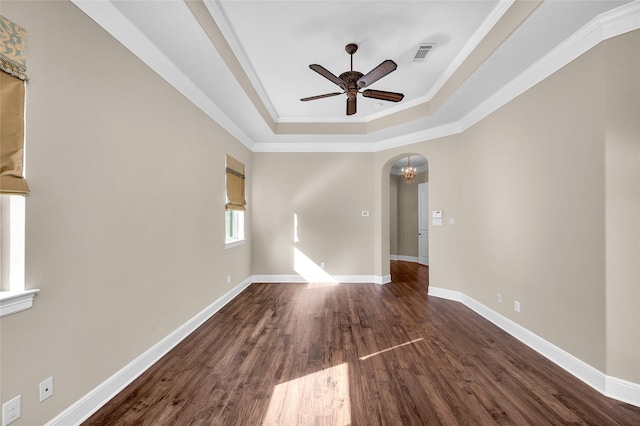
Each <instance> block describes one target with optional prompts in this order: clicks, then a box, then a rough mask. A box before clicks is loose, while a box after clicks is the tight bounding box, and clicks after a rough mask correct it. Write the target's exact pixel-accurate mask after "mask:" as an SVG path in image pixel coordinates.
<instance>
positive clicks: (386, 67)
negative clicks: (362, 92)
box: [356, 59, 398, 89]
mask: <svg viewBox="0 0 640 426" xmlns="http://www.w3.org/2000/svg"><path fill="white" fill-rule="evenodd" d="M396 68H398V65H396V63H395V62H393V61H392V60H391V59H387V60H386V61H384V62H383V63H381V64H380V65H378V66H377V67H375V68H374V69H372V70H371V71H369V72H368V73H367V74H366V75H363V76H362V77H360V78H359V79H358V81H357V82H356V84H357V85H358V89H362V88H363V87H367V86H368V85H370V84H371V83H374V82H376V81H378V80H380V79H381V78H382V77H384V76H385V75H387V74H389V73H390V72H393V71H395V70H396Z"/></svg>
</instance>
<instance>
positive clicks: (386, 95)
mask: <svg viewBox="0 0 640 426" xmlns="http://www.w3.org/2000/svg"><path fill="white" fill-rule="evenodd" d="M344 50H346V52H347V53H348V54H349V55H350V56H351V70H350V71H345V72H343V73H342V74H340V77H336V76H335V75H334V74H333V73H331V72H330V71H329V70H327V69H326V68H324V67H323V66H322V65H318V64H311V65H309V68H311V69H312V70H313V71H315V72H317V73H318V74H320V75H321V76H323V77H324V78H326V79H327V80H329V81H331V82H332V83H334V84H336V85H338V86H339V87H340V88H341V89H342V90H343V91H342V92H332V93H326V94H324V95H316V96H310V97H308V98H302V99H300V100H301V101H303V102H306V101H313V100H316V99H323V98H328V97H331V96H338V95H342V94H343V93H344V94H346V95H347V115H353V114H355V113H356V110H357V106H356V105H357V95H358V93H360V94H361V95H362V96H364V97H365V98H373V99H379V100H382V101H389V102H400V101H401V100H402V98H404V95H403V94H402V93H396V92H385V91H383V90H371V89H367V90H364V91H361V89H364V88H365V87H367V86H369V85H370V84H372V83H375V82H376V81H378V80H380V79H381V78H382V77H384V76H386V75H387V74H389V73H391V72H393V71H395V70H396V68H398V65H396V63H395V62H393V61H392V60H391V59H387V60H386V61H383V62H382V63H381V64H380V65H378V66H377V67H375V68H374V69H372V70H371V71H369V72H368V73H367V74H363V73H361V72H360V71H354V70H353V54H354V53H356V51H357V50H358V45H357V44H355V43H349V44H347V45H346V46H345V48H344Z"/></svg>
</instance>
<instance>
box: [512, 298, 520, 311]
mask: <svg viewBox="0 0 640 426" xmlns="http://www.w3.org/2000/svg"><path fill="white" fill-rule="evenodd" d="M513 310H514V311H516V312H520V302H518V301H517V300H515V301H514V302H513Z"/></svg>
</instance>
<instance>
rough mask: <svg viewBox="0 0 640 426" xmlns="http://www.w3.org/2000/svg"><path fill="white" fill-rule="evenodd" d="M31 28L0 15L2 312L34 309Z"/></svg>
mask: <svg viewBox="0 0 640 426" xmlns="http://www.w3.org/2000/svg"><path fill="white" fill-rule="evenodd" d="M26 46H27V32H26V31H25V29H24V28H22V27H20V26H18V25H16V24H14V23H13V22H11V21H9V20H8V19H6V18H5V17H4V16H0V122H1V123H2V126H1V127H0V271H2V272H1V273H0V316H5V315H9V314H12V313H15V312H20V311H23V310H25V309H29V308H31V306H32V304H33V296H34V295H35V294H36V293H37V292H38V290H35V289H34V290H25V280H24V275H25V274H24V263H25V262H24V249H25V239H24V237H25V232H24V231H25V197H24V196H25V194H28V193H29V185H27V181H26V180H25V178H24V116H25V111H24V110H25V83H24V82H25V81H26V80H27V75H26V72H27V68H26Z"/></svg>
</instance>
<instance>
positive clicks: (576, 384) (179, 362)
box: [84, 262, 640, 426]
mask: <svg viewBox="0 0 640 426" xmlns="http://www.w3.org/2000/svg"><path fill="white" fill-rule="evenodd" d="M391 272H392V277H393V282H392V283H390V284H387V285H384V286H381V285H376V284H344V285H334V286H322V285H318V286H314V285H307V284H253V285H251V286H250V287H249V288H248V289H247V290H246V291H245V292H243V293H242V294H241V295H240V296H238V297H237V298H236V299H234V300H233V301H232V302H231V303H229V304H228V305H227V306H225V307H224V308H223V309H222V310H220V311H219V312H218V313H216V314H215V315H214V316H213V317H212V318H211V319H210V320H209V321H207V322H206V323H205V324H203V325H202V326H201V327H200V328H199V329H198V330H196V331H195V332H194V333H193V334H192V335H190V336H189V337H188V338H187V339H185V340H184V341H183V342H182V343H181V344H180V345H178V346H177V347H176V348H175V349H174V350H172V351H171V352H170V353H169V354H167V356H165V357H164V358H163V359H162V360H160V361H159V362H158V363H157V364H156V365H154V366H153V367H151V368H150V369H149V370H148V371H147V372H145V373H144V374H143V375H142V376H141V377H139V378H138V379H137V380H136V381H135V382H133V383H132V384H131V385H130V386H128V387H127V388H126V389H125V390H124V391H123V392H121V393H120V394H119V395H117V396H116V397H115V398H114V399H113V400H111V401H110V402H109V403H107V404H106V405H105V406H104V407H102V408H101V409H100V410H99V411H98V412H96V413H95V414H94V415H93V416H92V417H91V418H89V419H88V420H87V421H86V422H85V423H84V424H85V425H243V426H247V425H367V426H370V425H495V424H499V425H565V424H576V425H636V426H637V425H640V408H638V407H633V406H631V405H627V404H623V403H620V402H617V401H614V400H612V399H608V398H606V397H604V396H602V395H601V394H599V393H598V392H596V391H595V390H593V389H591V388H590V387H589V386H587V385H585V384H584V383H582V382H580V381H579V380H578V379H576V378H574V377H573V376H571V375H570V374H568V373H566V372H565V371H564V370H562V369H560V368H559V367H557V366H556V365H555V364H553V363H551V362H550V361H548V360H546V359H545V358H543V357H542V356H541V355H539V354H538V353H537V352H535V351H533V350H531V349H529V348H528V347H526V346H525V345H523V344H522V343H520V342H519V341H517V340H516V339H514V338H512V337H511V336H509V335H508V334H506V333H505V332H503V331H502V330H500V329H499V328H497V327H495V326H494V325H493V324H491V323H489V322H488V321H486V320H485V319H483V318H482V317H480V316H478V315H477V314H475V313H474V312H472V311H471V310H469V309H468V308H466V307H465V306H463V305H462V304H459V303H456V302H451V301H448V300H443V299H438V298H434V297H429V296H427V286H428V267H425V266H420V265H417V264H414V263H407V262H392V270H391Z"/></svg>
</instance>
